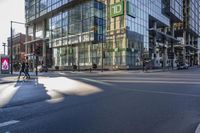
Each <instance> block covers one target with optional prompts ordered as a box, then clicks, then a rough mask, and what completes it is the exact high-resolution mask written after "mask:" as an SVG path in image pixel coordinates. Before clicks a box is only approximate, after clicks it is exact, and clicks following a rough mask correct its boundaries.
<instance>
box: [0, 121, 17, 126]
mask: <svg viewBox="0 0 200 133" xmlns="http://www.w3.org/2000/svg"><path fill="white" fill-rule="evenodd" d="M19 122H20V121H17V120H10V121H7V122H3V123H0V127H5V126H8V125H12V124H16V123H19Z"/></svg>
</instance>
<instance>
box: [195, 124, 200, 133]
mask: <svg viewBox="0 0 200 133" xmlns="http://www.w3.org/2000/svg"><path fill="white" fill-rule="evenodd" d="M194 133H200V123H199V124H198V126H197V128H196V129H195V132H194Z"/></svg>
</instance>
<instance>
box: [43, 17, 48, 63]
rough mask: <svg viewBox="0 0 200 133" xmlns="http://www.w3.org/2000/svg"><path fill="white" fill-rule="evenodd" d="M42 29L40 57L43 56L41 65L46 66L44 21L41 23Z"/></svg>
mask: <svg viewBox="0 0 200 133" xmlns="http://www.w3.org/2000/svg"><path fill="white" fill-rule="evenodd" d="M42 27H43V30H42V39H43V41H42V43H43V44H42V56H43V60H42V61H43V65H45V66H46V65H47V51H46V49H47V47H46V42H45V37H46V28H45V27H46V25H45V20H44V21H43V22H42Z"/></svg>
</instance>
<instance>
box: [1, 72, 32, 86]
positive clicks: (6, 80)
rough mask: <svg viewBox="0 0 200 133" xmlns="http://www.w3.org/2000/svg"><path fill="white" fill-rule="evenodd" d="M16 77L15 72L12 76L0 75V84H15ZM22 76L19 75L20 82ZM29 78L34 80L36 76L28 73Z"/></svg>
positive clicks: (17, 73)
mask: <svg viewBox="0 0 200 133" xmlns="http://www.w3.org/2000/svg"><path fill="white" fill-rule="evenodd" d="M18 75H19V72H15V73H13V75H11V74H9V75H3V74H1V75H0V84H7V83H14V82H17V80H18ZM23 76H24V75H23V74H22V75H21V78H20V79H21V80H22V79H23ZM30 76H31V78H33V79H35V78H36V76H35V75H34V74H33V73H30Z"/></svg>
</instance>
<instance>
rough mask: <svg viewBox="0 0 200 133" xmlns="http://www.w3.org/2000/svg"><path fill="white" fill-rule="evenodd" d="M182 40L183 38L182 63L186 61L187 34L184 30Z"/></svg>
mask: <svg viewBox="0 0 200 133" xmlns="http://www.w3.org/2000/svg"><path fill="white" fill-rule="evenodd" d="M183 40H184V43H183V63H185V62H186V47H185V46H186V43H187V34H186V31H185V30H184V31H183Z"/></svg>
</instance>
